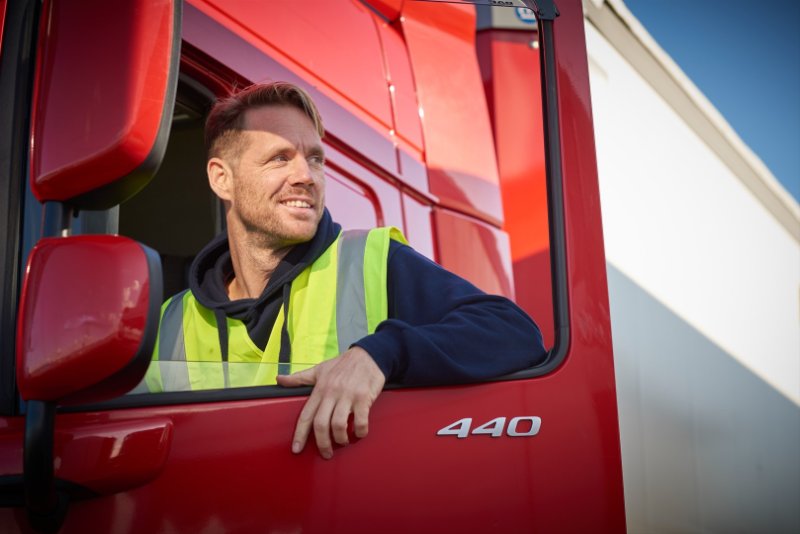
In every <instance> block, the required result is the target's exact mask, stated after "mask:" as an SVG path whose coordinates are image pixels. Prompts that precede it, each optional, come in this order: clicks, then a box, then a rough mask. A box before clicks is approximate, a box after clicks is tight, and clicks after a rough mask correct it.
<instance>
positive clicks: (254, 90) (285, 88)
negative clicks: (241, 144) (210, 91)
mask: <svg viewBox="0 0 800 534" xmlns="http://www.w3.org/2000/svg"><path fill="white" fill-rule="evenodd" d="M281 105H283V106H293V107H296V108H297V109H299V110H300V111H302V112H303V113H305V114H306V115H307V116H308V118H309V119H311V122H312V123H313V124H314V128H316V130H317V133H318V134H319V136H320V137H324V136H325V129H324V128H323V127H322V117H320V115H319V111H317V106H315V105H314V101H313V100H311V96H310V95H309V94H308V93H307V92H305V91H304V90H303V89H301V88H300V87H298V86H296V85H294V84H291V83H288V82H272V83H264V84H253V85H251V86H249V87H246V88H244V89H242V90H241V91H239V92H237V93H236V94H234V95H232V96H230V97H228V98H225V99H222V100H218V101H217V103H216V104H214V107H213V108H211V112H210V113H209V114H208V118H207V119H206V129H205V145H206V154H207V155H208V157H209V158H212V157H215V156H220V155H222V153H223V152H224V151H225V150H226V149H228V148H230V147H231V145H233V143H232V142H233V141H234V140H235V138H236V137H237V135H238V133H239V132H241V131H242V130H243V129H244V115H245V112H246V111H247V110H249V109H253V108H257V107H261V106H281Z"/></svg>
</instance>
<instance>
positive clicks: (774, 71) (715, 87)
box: [624, 0, 800, 200]
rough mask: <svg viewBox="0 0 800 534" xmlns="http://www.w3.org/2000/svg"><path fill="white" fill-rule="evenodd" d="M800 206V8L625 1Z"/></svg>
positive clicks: (782, 0) (791, 4)
mask: <svg viewBox="0 0 800 534" xmlns="http://www.w3.org/2000/svg"><path fill="white" fill-rule="evenodd" d="M624 1H625V4H626V5H627V6H628V8H629V9H630V10H631V11H632V12H633V14H634V15H635V16H636V18H638V19H639V21H640V22H641V23H642V24H643V25H644V27H645V28H647V30H648V31H649V32H650V34H651V35H652V36H653V38H654V39H655V40H656V41H658V43H659V45H661V47H662V48H663V49H664V50H665V51H666V52H667V53H668V54H669V55H670V56H672V59H673V60H675V62H676V63H677V64H678V65H680V67H681V69H683V71H684V72H685V73H686V74H687V75H688V76H689V78H691V79H692V81H693V82H694V83H695V85H697V87H698V88H699V89H700V90H701V91H702V92H703V94H705V96H706V97H707V98H708V99H709V100H710V101H711V102H712V103H713V104H714V105H715V106H716V108H717V109H718V110H719V111H720V113H722V115H723V116H724V117H725V118H726V119H727V121H728V122H729V123H730V124H731V126H733V129H734V130H736V132H737V133H738V134H739V136H740V137H741V138H742V139H743V140H744V142H745V143H747V145H748V146H750V148H751V149H752V150H753V151H754V152H755V153H756V154H758V156H759V157H760V158H761V160H762V161H763V162H764V163H765V164H766V165H767V167H769V169H770V170H771V171H772V173H773V174H774V175H775V177H776V178H777V179H778V181H780V182H781V183H782V184H783V186H784V187H785V188H786V189H787V190H788V191H789V193H790V194H791V195H792V196H794V198H795V199H796V200H800V0H624Z"/></svg>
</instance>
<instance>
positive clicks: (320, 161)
mask: <svg viewBox="0 0 800 534" xmlns="http://www.w3.org/2000/svg"><path fill="white" fill-rule="evenodd" d="M308 161H309V162H310V163H311V164H313V165H325V156H320V155H314V156H311V157H309V158H308Z"/></svg>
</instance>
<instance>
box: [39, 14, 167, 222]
mask: <svg viewBox="0 0 800 534" xmlns="http://www.w3.org/2000/svg"><path fill="white" fill-rule="evenodd" d="M180 15H181V2H180V1H174V0H114V1H113V2H109V1H108V0H82V1H81V2H69V1H64V0H45V1H44V3H43V6H42V17H41V20H42V25H41V28H40V31H39V45H38V48H37V54H38V55H37V67H36V78H35V82H34V97H33V112H32V117H31V124H32V126H31V129H32V136H31V143H30V151H31V186H32V189H33V192H34V194H35V195H36V198H38V199H39V200H40V201H41V202H45V201H59V202H69V203H70V204H71V205H73V206H76V207H79V208H86V209H106V208H109V207H111V206H114V205H116V204H119V203H120V202H123V201H124V200H126V199H128V198H130V197H131V196H133V195H134V194H136V193H137V192H138V191H139V190H140V189H141V188H143V187H144V186H145V185H147V183H148V182H149V181H150V179H151V178H152V176H153V174H154V173H155V171H156V169H157V167H158V165H159V163H160V162H161V159H162V158H163V155H164V150H165V149H166V145H167V138H168V136H169V127H170V123H171V119H172V109H173V107H174V104H175V92H176V87H177V81H178V65H179V59H180V38H181V32H180Z"/></svg>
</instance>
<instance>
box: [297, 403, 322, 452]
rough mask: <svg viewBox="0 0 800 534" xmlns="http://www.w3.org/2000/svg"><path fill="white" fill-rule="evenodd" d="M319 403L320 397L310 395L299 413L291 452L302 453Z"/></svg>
mask: <svg viewBox="0 0 800 534" xmlns="http://www.w3.org/2000/svg"><path fill="white" fill-rule="evenodd" d="M319 403H320V396H319V395H315V394H314V392H312V393H311V397H309V398H308V400H307V401H306V403H305V405H304V406H303V410H302V411H301V412H300V417H298V418H297V426H295V429H294V437H293V438H292V452H293V453H295V454H299V453H300V452H302V450H303V447H305V446H306V441H307V440H308V434H309V432H310V431H311V425H312V424H313V423H314V416H315V415H316V413H317V407H318V406H319Z"/></svg>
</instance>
